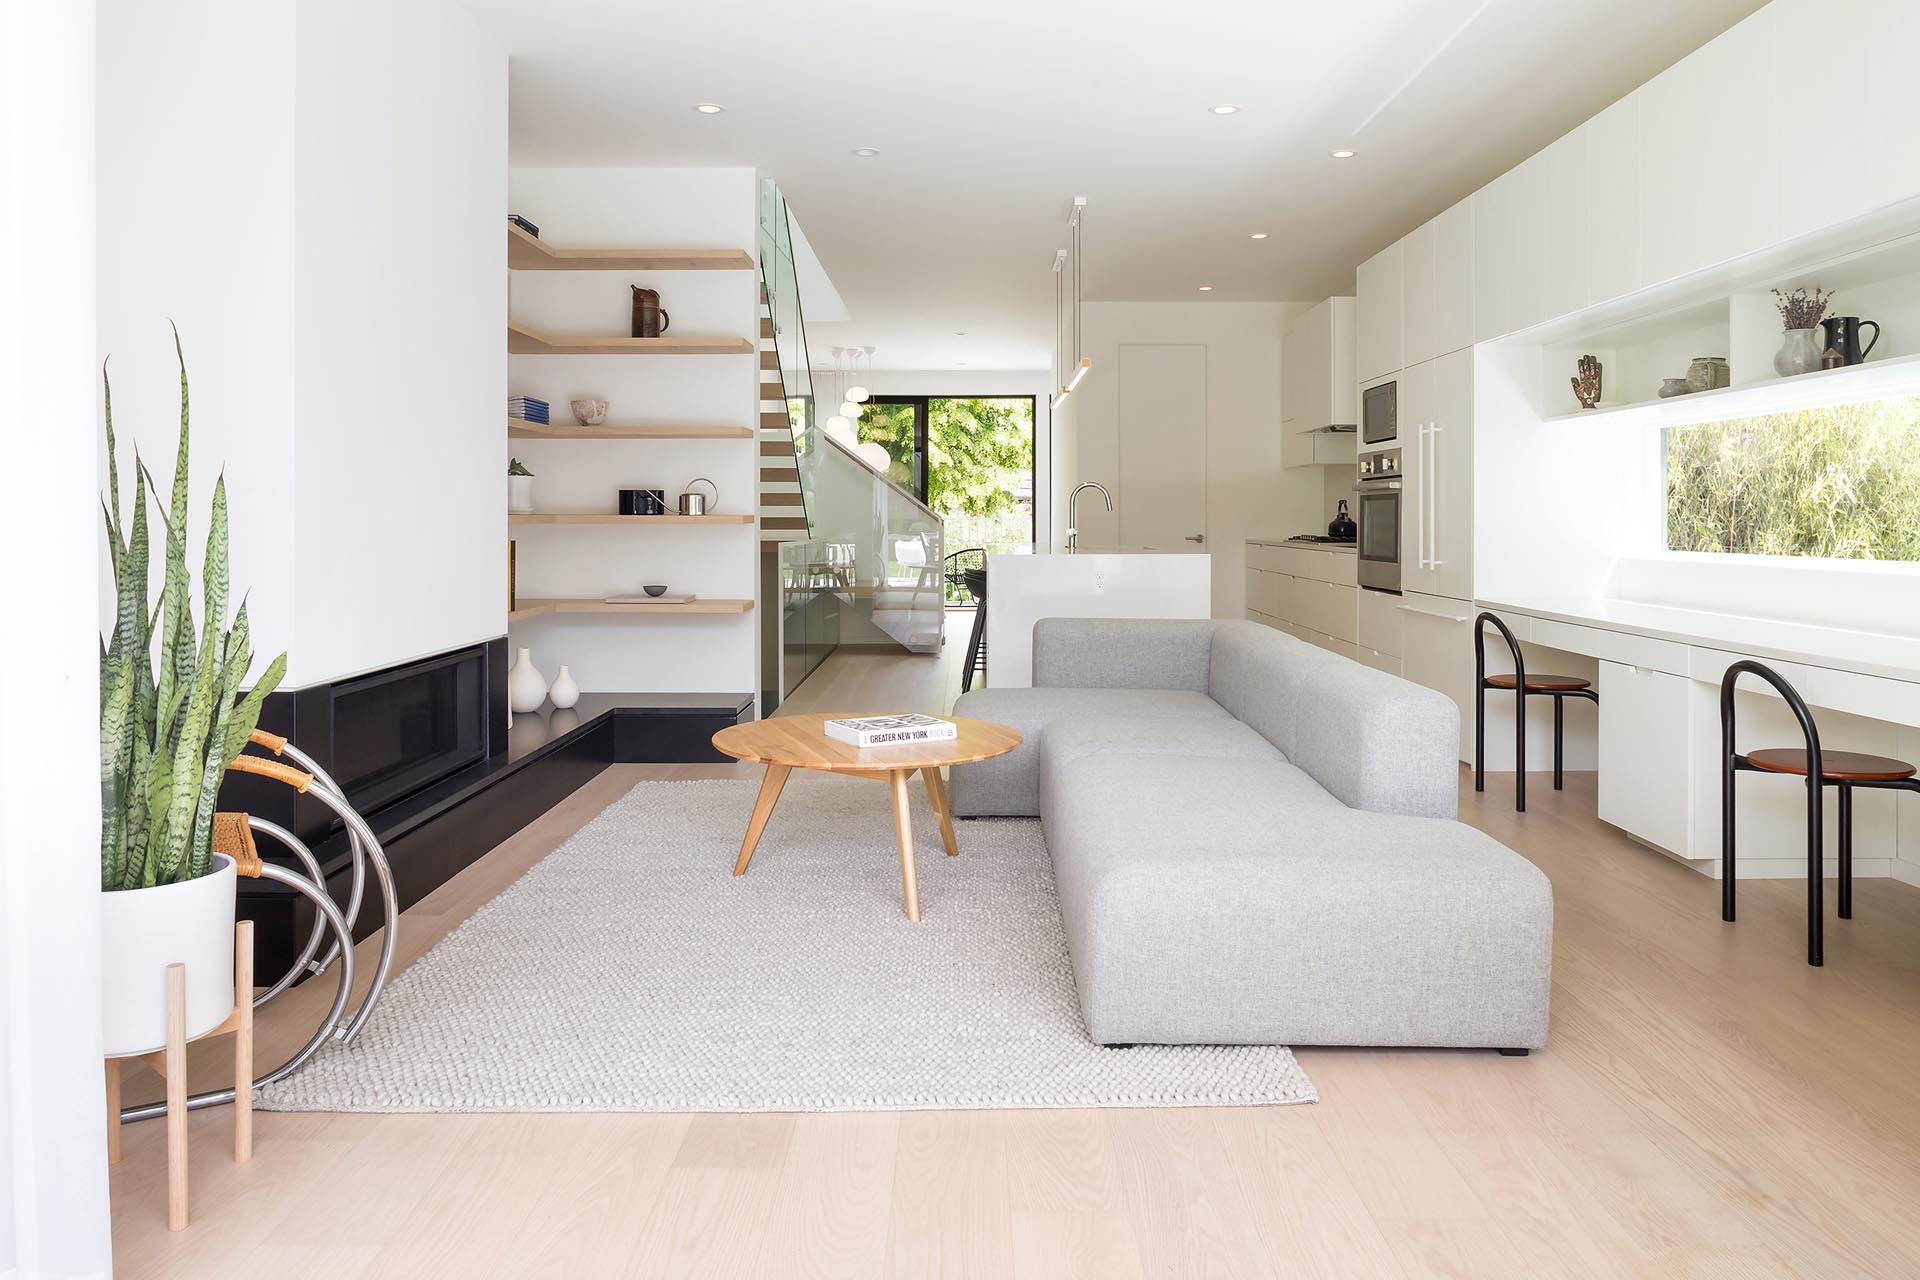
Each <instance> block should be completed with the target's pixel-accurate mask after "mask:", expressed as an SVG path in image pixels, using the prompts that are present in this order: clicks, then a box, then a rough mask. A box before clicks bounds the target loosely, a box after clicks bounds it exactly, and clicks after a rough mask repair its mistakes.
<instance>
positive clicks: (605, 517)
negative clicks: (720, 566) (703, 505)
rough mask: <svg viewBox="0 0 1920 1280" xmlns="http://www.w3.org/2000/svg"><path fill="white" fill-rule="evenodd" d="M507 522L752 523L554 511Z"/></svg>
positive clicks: (515, 514)
mask: <svg viewBox="0 0 1920 1280" xmlns="http://www.w3.org/2000/svg"><path fill="white" fill-rule="evenodd" d="M507 523H508V524H510V525H514V524H642V525H653V524H752V523H753V517H752V516H750V515H705V516H682V515H666V516H622V515H611V514H605V513H596V512H586V513H580V514H574V513H567V512H554V511H512V512H509V513H508V514H507Z"/></svg>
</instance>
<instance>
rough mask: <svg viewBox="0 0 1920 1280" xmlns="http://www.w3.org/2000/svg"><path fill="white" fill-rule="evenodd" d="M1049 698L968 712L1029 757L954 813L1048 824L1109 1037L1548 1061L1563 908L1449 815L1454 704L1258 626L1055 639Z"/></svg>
mask: <svg viewBox="0 0 1920 1280" xmlns="http://www.w3.org/2000/svg"><path fill="white" fill-rule="evenodd" d="M1033 680H1034V687H1033V688H1031V689H980V690H975V691H973V692H971V693H967V694H965V695H963V696H962V697H961V698H960V700H959V702H958V703H956V704H955V706H954V714H956V715H964V716H973V717H976V718H979V719H983V720H994V721H999V722H1000V723H1003V724H1008V725H1012V726H1013V727H1014V728H1017V729H1019V730H1020V732H1021V733H1022V734H1023V735H1025V742H1024V743H1023V745H1022V746H1021V747H1020V748H1019V750H1017V751H1014V752H1012V753H1011V754H1009V755H1006V756H1002V757H1000V758H998V759H995V760H990V761H982V762H980V763H978V764H969V765H965V766H961V767H958V768H955V769H954V770H953V779H952V784H951V794H952V804H953V809H954V812H955V813H956V814H958V815H960V816H963V817H992V816H1022V817H1034V816H1037V817H1039V818H1040V819H1041V822H1042V824H1043V828H1044V831H1045V835H1046V842H1047V850H1048V853H1049V855H1050V857H1051V859H1052V862H1053V869H1054V879H1055V881H1056V883H1057V885H1058V887H1059V894H1060V908H1061V912H1062V915H1063V917H1064V921H1065V926H1066V938H1067V946H1068V951H1069V953H1070V955H1071V959H1072V963H1073V972H1074V981H1075V984H1076V986H1077V987H1078V991H1079V997H1080V1007H1081V1012H1082V1013H1083V1015H1084V1016H1085V1019H1086V1024H1087V1030H1088V1033H1089V1034H1090V1035H1091V1036H1092V1037H1093V1039H1094V1040H1095V1041H1097V1042H1099V1043H1102V1044H1134V1043H1164V1044H1187V1043H1205V1044H1212V1043H1220V1044H1308V1045H1420V1046H1464V1047H1478V1048H1495V1049H1500V1050H1502V1051H1505V1052H1509V1053H1514V1052H1524V1051H1526V1050H1528V1049H1533V1048H1538V1047H1540V1046H1542V1045H1544V1044H1545V1043H1546V1038H1547V999H1548V987H1549V980H1550V969H1551V961H1552V946H1553V896H1552V889H1551V886H1550V885H1549V884H1548V882H1547V878H1546V876H1545V875H1544V874H1542V873H1541V872H1540V870H1539V869H1538V868H1537V867H1535V866H1534V865H1533V864H1532V863H1531V862H1528V861H1527V860H1526V859H1525V858H1522V857H1521V856H1520V855H1519V854H1517V853H1515V852H1513V851H1512V850H1510V849H1508V848H1506V847H1505V846H1504V845H1502V844H1500V843H1499V842H1497V841H1495V840H1493V839H1492V838H1491V837H1489V836H1487V835H1485V834H1484V833H1482V832H1480V831H1478V830H1476V829H1474V828H1472V827H1469V826H1466V825H1464V824H1463V823H1460V822H1458V821H1456V820H1455V819H1456V816H1457V812H1458V787H1459V762H1458V759H1457V749H1456V744H1457V743H1458V741H1459V720H1458V716H1459V712H1458V710H1457V708H1455V706H1454V704H1453V702H1452V701H1451V700H1450V699H1448V698H1446V697H1445V696H1443V695H1441V694H1438V693H1435V692H1433V691H1431V690H1428V689H1425V688H1422V687H1421V686H1419V685H1415V684H1413V683H1411V682H1409V681H1406V680H1402V679H1400V678H1398V677H1397V676H1392V675H1388V674H1386V673H1384V672H1381V671H1376V670H1373V669H1372V668H1370V667H1365V666H1362V665H1361V664H1359V663H1357V662H1354V661H1352V660H1350V659H1347V658H1343V657H1340V656H1339V655H1337V654H1333V653H1329V652H1327V651H1326V650H1323V649H1319V648H1316V647H1314V646H1312V645H1309V644H1306V643H1304V642H1302V641H1300V640H1296V639H1294V638H1293V637H1292V636H1289V635H1286V634H1284V633H1282V632H1279V631H1275V630H1272V629H1271V628H1268V627H1263V626H1260V625H1259V624H1257V623H1253V622H1231V621H1206V620H1194V621H1165V620H1124V619H1092V618H1052V619H1045V620H1042V621H1040V622H1039V623H1037V624H1035V626H1034V632H1033Z"/></svg>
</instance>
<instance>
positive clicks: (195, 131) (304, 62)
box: [98, 0, 507, 686]
mask: <svg viewBox="0 0 1920 1280" xmlns="http://www.w3.org/2000/svg"><path fill="white" fill-rule="evenodd" d="M375 30H377V31H378V32H379V39H377V40H372V39H369V38H368V33H369V32H370V31H375ZM99 66H100V79H99V94H98V103H99V113H100V155H99V190H100V208H101V211H102V213H101V217H100V222H99V241H98V242H99V263H100V272H99V286H98V287H99V307H100V350H101V352H102V354H103V355H105V354H108V353H111V354H112V357H113V360H112V370H113V374H114V387H115V391H116V393H117V394H116V396H115V410H116V412H115V422H116V426H117V428H118V429H119V431H120V434H121V436H122V438H123V440H127V441H129V442H130V441H131V440H132V439H137V440H138V441H139V442H140V443H141V444H142V445H143V446H144V447H145V448H146V450H147V462H148V465H149V467H150V468H151V469H152V470H153V472H154V474H155V476H156V477H157V478H158V479H159V481H160V483H161V484H166V483H168V481H169V479H170V477H171V473H172V460H173V454H172V444H173V440H174V432H175V429H176V426H177V423H178V395H179V384H178V380H177V378H178V375H177V373H176V372H175V368H174V357H173V349H172V345H171V339H170V336H169V332H168V329H167V326H166V321H167V319H168V318H169V317H171V318H172V319H173V320H175V321H176V322H177V323H178V324H179V326H180V332H181V337H182V341H183V343H184V346H185V350H186V358H187V368H188V373H189V375H190V378H191V382H192V404H193V476H194V489H193V511H194V528H195V530H196V532H199V533H204V531H205V528H206V510H207V502H208V500H209V498H210V496H211V493H212V489H213V483H214V480H215V478H216V476H217V475H218V474H219V473H220V472H221V471H222V469H223V468H224V470H225V473H226V478H227V489H228V498H229V502H230V505H231V516H232V538H231V545H232V561H231V571H232V577H233V582H234V584H235V587H236V589H237V590H239V591H243V592H245V593H247V599H248V613H249V617H250V619H251V621H252V625H253V633H254V644H255V649H256V651H257V652H258V653H259V654H260V655H261V656H262V659H263V661H264V659H265V658H266V657H267V656H269V655H271V654H273V653H274V652H276V651H278V650H280V649H286V650H287V651H288V654H289V658H288V669H287V684H288V685H289V686H298V685H303V684H312V683H315V682H318V681H322V680H327V679H332V678H335V677H338V676H342V675H346V674H350V673H352V672H356V671H362V670H367V669H370V668H374V667H379V666H384V665H388V664H390V663H395V662H400V661H404V660H406V659H409V658H413V657H417V656H420V655H422V654H426V653H431V652H436V651H439V650H443V649H448V648H453V647H455V646H458V645H461V644H467V643H471V642H473V641H476V640H481V639H485V638H487V637H489V636H495V635H498V634H500V633H501V631H503V630H504V629H505V612H506V610H505V599H504V596H505V592H504V590H503V588H502V585H501V581H502V578H503V576H504V565H503V560H504V556H505V547H504V545H503V544H504V542H505V539H506V523H505V514H504V511H503V507H504V503H503V502H502V501H501V494H502V488H501V485H502V482H501V480H500V476H501V473H502V472H503V471H504V470H505V464H506V448H505V442H504V440H503V439H502V433H501V431H500V430H499V422H500V417H501V410H502V398H503V396H504V393H505V389H506V343H505V333H504V330H505V324H504V321H505V313H506V285H505V277H506V269H505V268H506V254H505V250H504V239H503V235H504V233H503V232H502V231H501V229H500V222H501V220H502V218H503V215H504V213H505V208H504V203H505V200H506V127H507V125H506V55H505V52H504V50H502V49H501V48H499V47H498V46H497V45H495V44H494V43H493V42H492V40H491V38H490V37H488V36H487V35H485V33H483V32H482V31H481V30H480V28H479V27H477V26H476V25H475V24H474V23H473V21H472V20H471V19H470V18H469V17H468V16H467V15H466V13H465V12H464V10H462V9H460V8H459V7H458V6H457V5H456V4H454V3H452V0H420V2H419V3H416V4H410V5H406V6H401V7H399V8H389V7H388V6H385V5H381V4H377V3H375V2H374V0H324V2H323V0H277V2H276V3H254V2H252V0H178V2H177V3H169V4H166V5H150V4H145V3H141V2H140V0H105V3H103V4H102V6H101V22H100V38H99ZM128 452H129V453H130V450H128ZM122 466H123V468H126V469H127V471H128V474H130V473H131V459H130V457H126V456H123V458H122ZM189 555H190V558H191V563H193V564H195V565H196V566H197V565H198V563H199V560H198V555H199V553H198V551H197V549H190V551H189ZM103 563H104V562H103ZM296 588H297V590H296ZM102 611H103V614H105V613H110V604H109V602H107V601H105V600H104V598H103V602H102Z"/></svg>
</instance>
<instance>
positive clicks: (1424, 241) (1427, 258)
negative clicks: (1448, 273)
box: [1400, 222, 1440, 366]
mask: <svg viewBox="0 0 1920 1280" xmlns="http://www.w3.org/2000/svg"><path fill="white" fill-rule="evenodd" d="M1435 285H1436V281H1435V279H1434V274H1433V224H1432V223H1431V222H1429V223H1427V224H1425V225H1424V226H1421V227H1416V228H1415V229H1414V230H1413V231H1411V232H1409V233H1408V234H1407V235H1406V236H1405V237H1404V238H1403V239H1402V240H1401V241H1400V363H1401V365H1402V366H1406V365H1414V364H1419V363H1420V362H1421V361H1422V360H1431V359H1433V358H1434V357H1435V356H1437V355H1439V354H1440V351H1439V338H1438V336H1437V333H1436V330H1435V325H1436V322H1437V319H1438V317H1437V316H1436V315H1435V312H1434V305H1435V303H1436V301H1437V297H1436V295H1435V293H1434V288H1435Z"/></svg>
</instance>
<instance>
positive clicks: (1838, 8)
mask: <svg viewBox="0 0 1920 1280" xmlns="http://www.w3.org/2000/svg"><path fill="white" fill-rule="evenodd" d="M1766 13H1767V14H1768V16H1769V18H1770V20H1771V21H1770V28H1771V29H1770V30H1769V31H1768V32H1767V33H1766V34H1767V35H1768V36H1769V38H1770V41H1771V45H1772V49H1771V53H1769V54H1768V55H1767V56H1766V59H1765V64H1764V65H1766V66H1768V67H1819V68H1824V69H1827V70H1828V71H1830V72H1831V74H1832V78H1831V80H1829V81H1828V82H1827V83H1826V84H1825V88H1826V89H1827V90H1829V91H1830V96H1823V97H1822V98H1821V102H1822V103H1823V104H1824V105H1829V106H1832V107H1833V108H1834V110H1833V111H1831V112H1829V111H1826V110H1802V109H1798V102H1797V100H1796V101H1794V102H1789V101H1788V100H1787V99H1786V98H1784V97H1783V98H1782V99H1781V100H1780V101H1779V103H1778V107H1777V109H1776V113H1775V115H1774V116H1773V122H1772V141H1773V151H1774V155H1775V157H1776V159H1775V161H1774V164H1775V166H1776V167H1775V170H1774V173H1773V177H1774V178H1775V180H1776V181H1775V183H1774V187H1775V193H1776V205H1775V214H1776V216H1777V218H1778V219H1779V225H1778V228H1777V230H1778V233H1779V234H1780V235H1781V236H1782V237H1790V236H1797V235H1804V234H1805V233H1807V232H1809V231H1816V230H1818V229H1820V228H1821V227H1824V226H1827V225H1829V224H1831V223H1833V222H1836V221H1839V220H1840V219H1842V218H1848V217H1854V216H1857V215H1859V214H1863V213H1868V212H1871V211H1872V210H1874V209H1879V208H1882V207H1884V206H1886V205H1889V204H1892V203H1894V202H1895V201H1898V200H1904V199H1906V198H1908V197H1910V196H1913V195H1916V194H1920V144H1916V141H1915V139H1916V138H1917V137H1920V94H1916V93H1915V92H1914V91H1913V86H1912V67H1913V51H1914V49H1915V48H1916V47H1920V4H1915V3H1914V0H1842V2H1840V3H1835V2H1834V0H1818V2H1816V0H1774V3H1773V4H1771V5H1769V6H1768V7H1767V9H1766Z"/></svg>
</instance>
